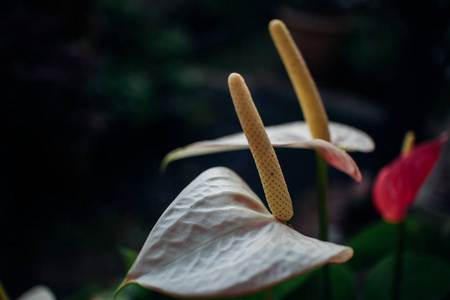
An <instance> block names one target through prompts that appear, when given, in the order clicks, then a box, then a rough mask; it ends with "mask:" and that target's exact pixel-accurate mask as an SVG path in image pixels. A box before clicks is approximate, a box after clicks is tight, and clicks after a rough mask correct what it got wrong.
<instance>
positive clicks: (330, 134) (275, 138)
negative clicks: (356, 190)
mask: <svg viewBox="0 0 450 300" xmlns="http://www.w3.org/2000/svg"><path fill="white" fill-rule="evenodd" d="M269 31H270V34H271V36H272V39H273V41H274V43H275V46H276V48H277V50H278V53H279V54H280V56H281V59H282V61H283V63H284V65H285V68H286V71H287V72H288V75H289V77H290V79H291V82H292V84H293V87H294V90H295V92H296V94H297V96H298V99H299V102H300V106H301V108H302V112H303V115H304V118H305V120H306V122H292V123H287V124H282V125H276V126H269V127H266V131H267V135H268V136H269V139H270V142H271V143H272V145H273V146H275V147H286V148H305V149H313V150H316V151H317V152H319V153H320V154H321V155H322V156H323V158H324V159H325V160H326V161H327V162H328V163H329V164H330V165H331V166H333V167H335V168H337V169H338V170H341V171H342V172H344V173H347V174H348V175H350V176H351V177H352V178H353V179H355V180H356V181H357V182H361V180H362V176H361V172H360V170H359V168H358V166H357V165H356V163H355V162H354V160H353V159H352V158H351V157H350V155H348V153H347V152H345V150H346V151H360V152H372V151H373V150H374V149H375V143H374V141H373V140H372V138H371V137H370V136H369V135H367V134H366V133H364V132H363V131H361V130H358V129H356V128H353V127H350V126H347V125H343V124H339V123H334V122H328V117H327V114H326V111H325V108H324V106H323V103H322V100H321V98H320V95H319V91H318V90H317V87H316V84H315V82H314V79H313V78H312V76H311V74H310V72H309V70H308V67H307V65H306V62H305V61H304V59H303V56H302V55H301V53H300V50H299V49H298V47H297V45H296V44H295V42H294V40H293V38H292V36H291V34H290V32H289V30H288V29H287V27H286V25H285V24H284V23H283V22H282V21H280V20H272V21H271V22H270V24H269ZM240 149H248V143H247V140H246V138H245V135H244V133H237V134H232V135H229V136H225V137H222V138H218V139H215V140H209V141H202V142H197V143H193V144H190V145H187V146H186V147H182V148H178V149H175V150H173V151H171V152H170V153H168V154H167V155H166V157H165V158H164V159H163V162H162V164H161V169H162V170H164V169H165V168H166V167H167V165H168V164H169V163H170V162H172V161H174V160H177V159H181V158H186V157H191V156H197V155H204V154H211V153H218V152H224V151H232V150H240Z"/></svg>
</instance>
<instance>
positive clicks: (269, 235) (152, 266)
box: [125, 167, 353, 298]
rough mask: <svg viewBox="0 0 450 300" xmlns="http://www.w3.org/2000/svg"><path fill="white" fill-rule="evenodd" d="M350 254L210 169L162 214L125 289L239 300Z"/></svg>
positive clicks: (225, 173)
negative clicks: (293, 225)
mask: <svg viewBox="0 0 450 300" xmlns="http://www.w3.org/2000/svg"><path fill="white" fill-rule="evenodd" d="M352 256H353V250H352V249H351V248H349V247H345V246H340V245H336V244H333V243H328V242H323V241H319V240H317V239H313V238H309V237H306V236H303V235H302V234H300V233H298V232H297V231H295V230H293V229H292V228H290V227H288V226H287V225H285V224H283V223H281V222H280V221H278V220H277V219H276V218H275V217H274V216H273V215H272V214H270V212H269V211H268V210H267V209H266V207H265V206H264V204H263V203H262V202H261V200H260V199H259V198H258V197H257V196H256V194H255V193H254V192H253V191H252V190H251V189H250V188H249V186H248V185H247V184H246V183H245V182H244V181H243V180H242V179H241V178H240V177H239V176H238V175H237V174H236V173H234V172H233V171H231V170H229V169H227V168H224V167H215V168H211V169H209V170H207V171H205V172H203V173H202V174H201V175H200V176H198V177H197V178H196V179H195V180H194V181H193V182H191V183H190V184H189V185H188V186H187V187H186V188H185V189H184V190H183V191H182V192H181V193H180V195H179V196H178V197H177V198H176V199H175V200H174V201H173V202H172V204H171V205H170V206H169V207H168V208H167V209H166V211H165V212H164V213H163V215H162V216H161V217H160V219H159V220H158V222H157V223H156V225H155V226H154V228H153V230H152V231H151V232H150V234H149V236H148V238H147V241H146V242H145V244H144V246H143V248H142V250H141V252H140V253H139V256H138V257H137V259H136V261H135V262H134V264H133V266H132V267H131V269H130V271H129V273H128V276H127V278H126V281H125V284H127V283H133V282H134V283H138V284H139V285H141V286H144V287H147V288H150V289H154V290H158V291H161V292H164V293H166V294H169V295H173V296H179V297H188V298H205V297H228V296H237V295H243V294H247V293H251V292H255V291H258V290H261V289H264V288H266V287H269V286H272V285H274V284H276V283H279V282H282V281H284V280H286V279H289V278H292V277H294V276H297V275H300V274H302V273H305V272H306V271H309V270H311V269H313V268H315V267H317V266H320V265H323V264H326V263H343V262H346V261H347V260H349V259H350V258H351V257H352Z"/></svg>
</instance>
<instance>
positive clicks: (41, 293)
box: [17, 285, 56, 300]
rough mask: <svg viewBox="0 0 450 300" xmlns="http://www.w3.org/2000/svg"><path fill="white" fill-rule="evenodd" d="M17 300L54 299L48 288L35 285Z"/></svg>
mask: <svg viewBox="0 0 450 300" xmlns="http://www.w3.org/2000/svg"><path fill="white" fill-rule="evenodd" d="M17 300H56V297H55V295H54V294H53V292H52V291H51V290H50V289H49V288H48V287H46V286H44V285H37V286H35V287H33V288H31V289H30V290H28V291H26V292H25V293H24V294H22V295H21V296H20V297H19V298H17Z"/></svg>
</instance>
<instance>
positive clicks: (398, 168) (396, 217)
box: [373, 134, 448, 223]
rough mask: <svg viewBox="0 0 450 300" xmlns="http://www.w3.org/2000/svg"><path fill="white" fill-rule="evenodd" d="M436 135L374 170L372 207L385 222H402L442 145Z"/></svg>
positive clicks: (434, 162) (443, 138)
mask: <svg viewBox="0 0 450 300" xmlns="http://www.w3.org/2000/svg"><path fill="white" fill-rule="evenodd" d="M447 139H448V135H446V134H444V135H442V136H440V137H439V138H437V139H435V140H432V141H427V142H423V143H421V144H419V145H417V146H416V147H413V148H412V149H410V150H407V151H404V152H405V153H404V154H402V155H400V156H399V157H398V158H396V159H395V160H394V161H393V162H391V163H390V164H388V165H387V166H385V167H384V168H382V169H381V170H380V172H379V173H378V175H377V177H376V179H375V183H374V188H373V201H374V205H375V208H376V209H377V210H378V212H379V213H380V214H381V216H382V218H383V219H384V220H385V221H387V222H392V223H398V222H402V221H403V220H404V219H405V217H406V214H407V211H408V208H409V207H410V206H411V204H412V203H413V201H414V198H415V197H416V195H417V193H418V191H419V190H420V188H421V187H422V185H423V184H424V182H425V180H426V179H427V178H428V175H429V174H430V173H431V171H432V170H433V167H434V166H435V164H436V162H437V160H438V158H439V155H440V153H441V149H442V147H443V144H444V143H445V141H446V140H447Z"/></svg>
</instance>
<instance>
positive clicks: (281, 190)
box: [228, 73, 294, 222]
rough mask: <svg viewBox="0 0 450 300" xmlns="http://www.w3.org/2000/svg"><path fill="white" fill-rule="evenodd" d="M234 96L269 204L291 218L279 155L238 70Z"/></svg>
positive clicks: (234, 76)
mask: <svg viewBox="0 0 450 300" xmlns="http://www.w3.org/2000/svg"><path fill="white" fill-rule="evenodd" d="M228 86H229V88H230V94H231V98H232V99H233V104H234V108H235V109H236V114H237V115H238V118H239V122H240V123H241V126H242V130H243V131H244V133H245V137H246V138H247V141H248V144H249V147H250V151H251V152H252V156H253V159H254V161H255V164H256V167H257V169H258V173H259V177H260V178H261V183H262V185H263V188H264V194H265V195H266V200H267V204H269V209H270V211H271V212H272V214H273V215H274V216H275V218H277V219H279V220H280V221H284V222H286V221H289V220H290V219H291V218H292V216H293V215H294V209H293V208H292V201H291V196H290V195H289V191H288V188H287V186H286V181H285V180H284V175H283V172H282V171H281V166H280V163H279V162H278V158H277V154H276V153H275V150H274V149H273V146H272V144H271V143H270V140H269V137H268V136H267V133H266V130H265V128H264V124H263V122H262V120H261V117H260V116H259V113H258V110H257V109H256V106H255V103H254V102H253V99H252V96H251V95H250V91H249V90H248V87H247V85H246V84H245V81H244V78H242V76H241V75H239V74H237V73H232V74H230V76H229V77H228Z"/></svg>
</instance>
